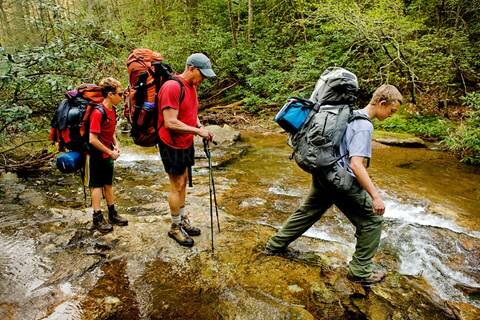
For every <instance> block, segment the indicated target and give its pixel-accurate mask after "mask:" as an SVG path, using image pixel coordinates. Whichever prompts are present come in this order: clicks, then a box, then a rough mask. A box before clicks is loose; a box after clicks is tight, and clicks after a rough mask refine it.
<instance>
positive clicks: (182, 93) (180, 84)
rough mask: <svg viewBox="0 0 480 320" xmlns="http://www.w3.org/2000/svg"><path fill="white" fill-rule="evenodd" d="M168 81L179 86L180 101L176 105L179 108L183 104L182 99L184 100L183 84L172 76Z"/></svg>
mask: <svg viewBox="0 0 480 320" xmlns="http://www.w3.org/2000/svg"><path fill="white" fill-rule="evenodd" d="M170 80H173V81H176V82H177V83H178V85H179V86H180V100H179V101H178V105H179V106H180V104H181V103H182V102H183V99H184V98H185V85H184V84H183V82H182V80H180V79H178V78H177V77H175V76H173V77H172V78H171V79H170Z"/></svg>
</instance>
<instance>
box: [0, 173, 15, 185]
mask: <svg viewBox="0 0 480 320" xmlns="http://www.w3.org/2000/svg"><path fill="white" fill-rule="evenodd" d="M17 182H18V176H17V174H15V173H13V172H6V173H2V174H1V175H0V183H1V184H14V183H17Z"/></svg>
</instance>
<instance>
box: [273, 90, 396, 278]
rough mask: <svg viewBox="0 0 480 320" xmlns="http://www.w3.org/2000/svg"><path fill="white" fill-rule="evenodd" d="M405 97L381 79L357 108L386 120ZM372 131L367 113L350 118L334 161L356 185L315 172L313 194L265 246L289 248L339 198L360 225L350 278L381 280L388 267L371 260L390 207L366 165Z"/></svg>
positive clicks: (282, 251)
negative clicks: (336, 181)
mask: <svg viewBox="0 0 480 320" xmlns="http://www.w3.org/2000/svg"><path fill="white" fill-rule="evenodd" d="M401 103H402V95H401V94H400V92H399V91H398V89H397V88H395V87H394V86H392V85H382V86H380V87H379V88H377V90H375V92H374V93H373V96H372V99H371V100H370V102H369V104H368V105H367V106H366V107H365V108H363V109H361V110H358V111H355V112H359V113H363V114H364V115H366V116H368V118H369V119H375V118H376V119H378V120H380V121H382V120H385V119H386V118H388V117H390V116H391V115H392V114H393V113H395V112H396V111H397V109H398V108H399V106H400V104H401ZM372 134H373V125H372V123H371V122H370V121H368V120H367V119H357V120H354V121H352V122H350V123H349V124H348V126H347V130H346V132H345V135H344V136H343V139H342V142H341V145H340V150H339V154H341V155H345V157H343V158H342V159H341V160H340V161H339V166H335V167H336V170H337V174H338V176H339V177H342V176H343V177H345V176H346V177H347V178H348V179H353V183H352V184H351V187H350V188H348V189H347V190H342V189H341V188H338V187H337V186H335V185H333V184H332V182H329V181H332V180H327V178H326V177H325V176H322V175H321V174H315V175H312V187H311V190H310V194H309V195H308V197H307V199H306V200H305V201H304V203H303V204H302V206H300V208H298V209H297V210H296V211H295V212H294V213H293V214H292V215H291V216H290V217H289V218H288V219H287V221H286V222H285V223H284V224H283V226H282V227H281V228H280V230H279V231H278V232H277V233H276V234H275V235H274V236H273V237H272V238H271V239H270V240H269V241H268V243H267V246H266V250H265V251H266V253H267V254H272V255H282V254H285V253H286V252H287V246H288V245H289V244H290V243H291V242H292V241H294V240H295V239H297V238H298V237H300V236H301V235H302V234H303V233H304V232H305V231H307V230H308V229H309V228H310V227H311V226H312V225H313V224H314V223H315V222H317V221H318V220H319V219H320V218H321V217H322V215H323V214H324V213H325V211H326V210H327V209H328V208H330V207H331V206H332V204H335V205H336V206H337V207H338V208H339V209H340V210H341V211H342V212H343V213H344V214H345V215H346V216H347V218H348V219H349V220H350V222H351V223H352V224H353V225H354V226H355V228H356V232H355V238H356V239H357V243H356V247H355V252H354V254H353V257H352V260H351V261H350V263H349V265H348V278H349V279H351V280H353V281H356V282H360V283H365V284H368V283H375V282H379V281H381V280H382V279H383V278H384V277H385V274H386V272H385V270H383V269H381V268H376V266H375V265H374V264H373V263H372V258H373V256H374V255H375V253H376V252H377V249H378V246H379V243H380V234H381V230H382V221H383V217H382V215H383V213H384V212H385V204H384V203H383V200H382V197H381V196H380V193H379V192H378V190H377V188H376V187H375V185H374V184H373V182H372V180H371V179H370V176H369V175H368V173H367V170H366V167H368V162H369V161H370V158H371V155H372V150H371V141H372ZM342 170H343V172H340V171H342ZM349 177H351V178H349Z"/></svg>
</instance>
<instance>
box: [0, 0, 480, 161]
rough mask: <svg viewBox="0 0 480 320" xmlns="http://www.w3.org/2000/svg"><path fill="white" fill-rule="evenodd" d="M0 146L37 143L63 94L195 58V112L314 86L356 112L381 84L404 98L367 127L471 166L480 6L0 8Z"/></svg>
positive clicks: (71, 3) (63, 0) (394, 2)
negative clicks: (413, 138) (20, 139)
mask: <svg viewBox="0 0 480 320" xmlns="http://www.w3.org/2000/svg"><path fill="white" fill-rule="evenodd" d="M0 19H1V25H0V57H1V60H0V81H1V82H0V140H1V142H2V144H3V145H4V144H5V143H7V142H9V141H10V142H11V141H12V137H14V136H18V135H24V134H25V133H26V132H35V131H39V130H40V131H42V130H43V131H45V130H46V129H48V128H49V120H50V118H51V117H52V115H53V113H54V111H55V110H56V108H57V106H58V103H59V101H60V100H61V99H62V98H63V95H64V92H65V90H66V89H67V88H71V87H75V86H76V85H78V84H80V83H85V82H87V83H93V82H96V81H98V80H99V79H100V78H102V77H104V76H114V77H117V78H119V79H120V80H121V81H122V83H124V84H126V83H127V74H126V67H125V59H126V57H127V55H128V53H129V52H130V51H131V50H132V49H134V48H139V47H146V48H150V49H154V50H156V51H159V52H161V53H162V55H164V57H165V58H166V60H167V62H168V63H169V64H170V65H172V66H173V67H174V69H175V70H177V71H182V70H183V68H184V61H185V60H186V58H187V56H188V55H189V54H190V53H193V52H204V53H206V54H207V55H208V56H209V57H210V58H211V60H212V62H213V64H214V70H215V71H216V73H217V75H218V77H217V78H215V79H214V80H213V81H208V82H206V83H205V84H202V89H201V90H200V91H201V101H202V103H203V106H204V107H206V106H214V105H228V104H231V103H235V102H239V101H240V103H239V104H241V105H242V106H243V110H244V111H245V112H250V113H253V114H259V115H265V116H269V117H270V116H271V115H272V114H273V113H274V112H275V111H277V110H278V108H279V107H280V106H281V105H282V104H283V103H284V102H285V100H286V98H287V97H290V96H302V97H308V96H309V95H310V93H311V91H312V89H313V87H314V85H315V82H316V80H317V79H318V77H319V75H320V74H321V72H322V71H323V70H324V69H325V68H326V67H329V66H334V65H335V66H342V67H345V68H347V69H349V70H351V71H353V72H355V73H356V74H357V75H358V77H359V80H360V87H361V92H360V97H359V105H362V104H365V103H366V102H368V98H369V96H370V95H371V93H372V92H373V90H374V89H375V88H376V87H377V86H379V85H380V84H383V83H390V84H393V85H395V86H397V87H398V88H399V89H400V90H401V92H402V93H403V94H404V97H405V102H406V103H405V104H404V105H403V106H402V110H401V112H399V113H398V114H396V115H395V116H394V117H392V118H390V119H388V120H387V121H384V122H383V123H381V124H380V123H377V124H376V126H377V127H379V128H383V129H386V130H390V131H399V132H409V133H413V134H416V135H419V136H422V137H423V138H431V139H437V140H439V141H441V142H442V145H443V146H445V148H447V149H449V150H451V151H452V152H454V153H455V154H457V155H458V157H459V159H460V160H461V161H464V162H467V163H471V164H476V165H480V50H479V49H480V47H479V41H480V0H428V1H427V0H356V1H354V0H323V1H313V0H168V1H162V0H0Z"/></svg>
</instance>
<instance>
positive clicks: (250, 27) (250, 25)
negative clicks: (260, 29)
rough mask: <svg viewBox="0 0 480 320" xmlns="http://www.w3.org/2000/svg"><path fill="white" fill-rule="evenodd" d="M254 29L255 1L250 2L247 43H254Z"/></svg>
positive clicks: (250, 0) (249, 0)
mask: <svg viewBox="0 0 480 320" xmlns="http://www.w3.org/2000/svg"><path fill="white" fill-rule="evenodd" d="M252 29H253V0H248V28H247V41H248V43H251V41H252Z"/></svg>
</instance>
